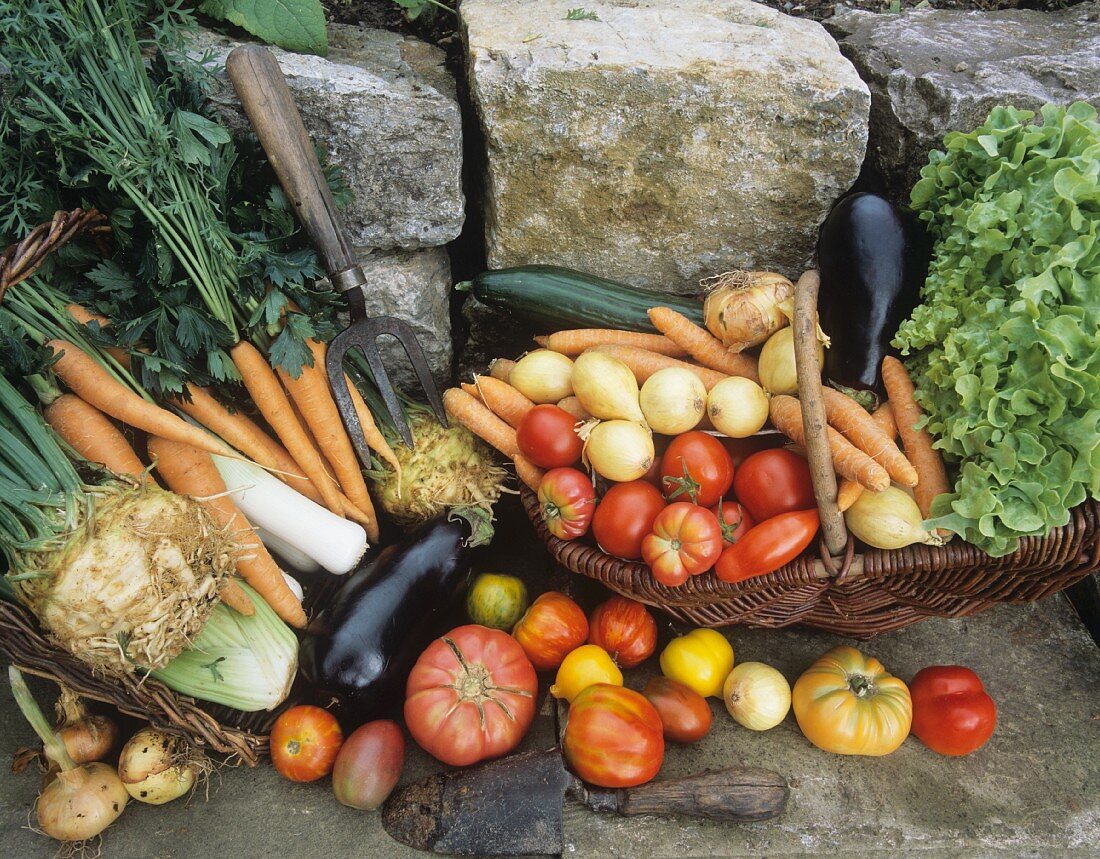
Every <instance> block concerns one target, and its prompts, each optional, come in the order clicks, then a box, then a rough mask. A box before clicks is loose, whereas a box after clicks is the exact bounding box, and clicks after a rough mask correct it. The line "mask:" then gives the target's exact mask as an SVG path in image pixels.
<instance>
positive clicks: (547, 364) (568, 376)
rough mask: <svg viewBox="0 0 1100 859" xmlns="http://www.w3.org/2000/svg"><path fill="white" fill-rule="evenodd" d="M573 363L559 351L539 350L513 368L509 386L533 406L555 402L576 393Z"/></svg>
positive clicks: (517, 362)
mask: <svg viewBox="0 0 1100 859" xmlns="http://www.w3.org/2000/svg"><path fill="white" fill-rule="evenodd" d="M572 377H573V362H572V361H570V360H569V359H568V358H566V357H565V356H564V355H562V354H560V353H559V352H551V351H550V350H549V349H536V350H535V351H534V352H528V353H527V354H526V355H524V356H523V357H522V358H520V359H519V360H518V361H516V366H514V367H513V368H512V372H511V373H510V374H509V376H508V384H510V385H511V386H512V387H513V388H515V389H516V390H517V391H519V392H520V393H521V394H523V395H524V396H525V397H527V399H529V400H531V402H533V403H556V402H557V401H558V400H561V399H564V398H565V397H568V396H569V395H570V394H572V393H573V383H572Z"/></svg>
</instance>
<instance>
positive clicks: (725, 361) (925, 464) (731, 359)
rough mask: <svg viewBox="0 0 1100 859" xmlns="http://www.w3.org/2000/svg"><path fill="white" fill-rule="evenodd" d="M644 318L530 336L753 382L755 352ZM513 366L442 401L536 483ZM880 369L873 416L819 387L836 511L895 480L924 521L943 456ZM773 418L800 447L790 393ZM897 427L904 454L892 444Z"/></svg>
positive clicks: (908, 394) (566, 402) (496, 364)
mask: <svg viewBox="0 0 1100 859" xmlns="http://www.w3.org/2000/svg"><path fill="white" fill-rule="evenodd" d="M649 318H650V321H651V322H652V323H653V325H654V327H655V328H656V329H657V330H658V331H659V332H660V333H659V334H647V333H639V332H633V331H619V330H615V329H602V328H600V329H597V328H585V329H574V330H567V331H558V332H555V333H553V334H549V335H547V336H540V337H536V338H535V341H536V342H537V343H538V345H539V347H541V348H543V349H549V350H550V351H553V352H559V353H561V354H563V355H566V356H570V357H575V356H577V355H580V354H582V353H583V352H585V351H587V350H589V349H596V350H599V351H601V352H605V353H607V354H609V355H611V356H613V357H615V358H617V359H618V360H620V361H621V362H623V363H624V364H625V365H626V366H627V367H628V368H629V369H630V370H631V372H633V374H634V376H635V378H636V379H637V381H638V384H639V385H641V384H643V383H644V382H645V381H646V380H647V379H648V378H649V377H650V376H652V375H653V374H654V373H656V372H657V371H659V370H662V369H665V368H667V367H680V368H684V369H687V370H690V371H691V372H692V373H694V374H695V375H696V376H698V378H699V379H700V380H701V381H702V382H703V385H704V387H706V389H707V390H708V391H709V390H710V389H711V388H713V387H714V386H715V385H716V384H718V382H720V381H721V380H722V379H724V378H727V377H728V376H743V377H746V378H749V379H752V380H753V381H754V382H759V374H758V372H757V362H756V359H755V358H753V357H752V356H751V355H748V354H745V353H744V352H733V351H731V350H730V349H729V348H728V347H726V346H725V345H724V344H723V343H722V342H721V341H720V340H718V339H717V338H716V337H714V336H713V335H712V334H711V333H710V332H709V331H707V330H706V329H705V328H702V327H700V326H699V325H696V324H695V323H694V322H692V321H691V320H689V319H688V318H686V317H685V316H683V315H682V314H680V313H677V312H676V311H674V310H671V309H670V308H667V307H654V308H652V309H650V311H649ZM514 366H515V362H513V361H511V360H509V359H507V358H497V359H496V360H494V361H493V362H492V364H491V365H490V367H489V372H488V374H487V375H475V376H474V379H473V382H472V383H463V384H462V385H461V386H460V387H459V388H452V389H450V390H448V391H447V392H446V394H445V396H444V405H445V406H446V407H447V411H448V413H449V414H450V415H451V416H452V417H453V418H455V419H456V420H458V421H459V422H461V423H462V424H463V425H465V426H466V427H467V428H468V429H470V430H471V431H472V432H474V433H475V434H476V435H478V436H480V437H481V438H482V439H484V440H485V441H486V442H488V443H489V444H490V445H492V446H493V447H494V448H496V449H497V450H498V451H500V452H501V453H503V454H504V455H505V456H506V457H508V458H509V459H511V460H512V461H513V462H514V464H515V467H516V473H517V475H518V476H519V478H520V479H521V480H522V481H523V483H525V484H526V485H527V486H529V487H530V488H532V489H534V490H537V488H538V485H539V482H540V481H541V479H542V472H541V470H540V469H539V468H537V467H536V466H535V465H533V464H532V463H530V462H528V461H527V460H525V459H524V457H523V456H522V454H520V452H519V448H518V446H517V444H516V433H515V428H516V427H517V426H518V425H519V422H520V421H521V420H522V419H523V417H524V415H525V414H526V413H527V412H528V411H529V410H530V409H531V408H533V407H534V405H535V404H534V403H533V402H532V401H531V400H529V399H528V398H527V397H525V396H524V395H523V394H522V393H520V392H519V391H518V390H516V389H515V388H514V387H512V386H511V385H509V384H508V380H509V377H510V374H511V371H512V368H513V367H514ZM882 376H883V381H884V383H885V385H886V388H887V392H888V395H889V402H887V403H884V404H883V405H881V406H880V407H879V408H878V409H877V410H876V411H875V412H874V414H869V413H868V412H867V411H866V410H865V409H864V408H863V407H862V406H860V405H859V404H858V403H857V402H856V401H855V400H853V399H852V398H851V397H849V396H847V395H846V394H843V393H841V392H840V391H837V390H834V389H833V388H830V387H828V386H824V387H823V396H824V401H825V409H826V415H827V419H828V423H829V426H828V428H827V432H828V438H829V449H830V452H831V454H832V460H833V467H834V469H835V470H836V472H837V474H838V475H839V476H840V477H841V478H842V480H841V483H840V489H839V493H838V505H839V507H840V509H841V510H842V511H843V510H846V509H848V508H849V507H850V506H851V505H852V504H853V503H854V502H855V500H856V499H857V498H858V497H859V495H860V493H862V492H863V491H865V490H871V491H875V492H878V491H882V490H884V489H886V488H887V487H889V486H890V484H891V482H892V481H893V482H897V483H898V484H900V485H902V486H906V487H912V489H913V493H914V496H915V498H916V500H917V504H918V506H919V507H920V510H921V513H922V514H923V515H924V516H925V517H926V518H927V517H928V516H929V515H930V514H931V506H932V500H933V499H934V498H935V497H936V496H937V495H939V494H940V493H943V492H947V491H949V487H948V482H947V474H946V471H945V468H944V464H943V459H942V458H941V456H940V454H939V453H938V452H937V451H936V450H934V449H933V447H932V439H931V436H930V435H929V434H928V431H927V430H925V429H923V428H922V429H918V428H917V427H918V426H919V425H920V423H921V419H922V417H923V415H922V413H921V409H920V406H919V405H918V404H917V402H916V400H915V399H914V394H913V384H912V382H911V381H910V379H909V376H908V374H907V373H906V370H905V367H904V365H903V364H902V363H901V362H900V361H898V360H897V359H896V358H892V357H888V358H886V359H885V361H884V362H883V367H882ZM557 405H558V406H559V407H560V408H562V409H564V410H565V411H567V412H569V413H570V414H571V415H573V416H575V417H576V418H577V420H578V421H585V420H589V419H590V418H591V415H589V414H587V412H585V410H584V409H583V408H582V407H581V405H580V403H579V402H578V401H577V399H576V397H566V398H565V399H562V400H561V401H559V402H558V403H557ZM770 419H771V422H772V424H773V425H774V426H775V428H776V429H778V430H779V431H780V432H782V433H783V434H784V435H786V436H787V437H788V438H790V439H791V441H793V442H794V443H795V444H798V445H805V431H804V427H803V422H802V411H801V407H800V405H799V402H798V400H797V398H795V397H792V396H787V395H777V396H773V397H771V401H770ZM705 420H706V419H705V418H704V421H705ZM704 426H705V424H704ZM899 434H900V436H901V441H902V445H903V448H904V452H903V450H902V448H899V447H898V445H897V443H896V441H895V439H896V438H897V436H898V435H899Z"/></svg>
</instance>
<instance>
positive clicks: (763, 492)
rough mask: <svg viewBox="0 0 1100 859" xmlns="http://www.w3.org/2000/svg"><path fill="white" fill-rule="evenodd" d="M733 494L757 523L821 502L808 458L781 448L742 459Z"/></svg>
mask: <svg viewBox="0 0 1100 859" xmlns="http://www.w3.org/2000/svg"><path fill="white" fill-rule="evenodd" d="M733 494H734V495H735V496H737V500H738V501H740V502H741V503H742V504H744V505H745V507H746V508H748V511H749V513H751V514H752V518H753V519H755V520H756V521H757V522H763V521H764V520H765V519H771V518H772V517H773V516H778V515H779V514H780V513H793V512H794V511H796V510H809V509H810V508H811V507H815V506H816V505H817V501H816V500H815V499H814V486H813V483H811V482H810V466H809V464H808V463H807V462H806V459H805V457H801V456H799V455H798V454H797V453H794V452H793V451H790V450H784V449H783V448H781V447H780V448H775V449H774V450H762V451H760V453H754V454H753V455H752V456H750V457H749V458H748V459H746V460H745V461H744V462H742V463H741V466H740V467H739V468H738V469H737V476H736V477H735V478H734V479H733Z"/></svg>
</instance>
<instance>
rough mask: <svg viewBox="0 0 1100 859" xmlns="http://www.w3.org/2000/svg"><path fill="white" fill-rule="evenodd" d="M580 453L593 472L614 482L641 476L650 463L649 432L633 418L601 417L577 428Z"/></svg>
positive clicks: (651, 460)
mask: <svg viewBox="0 0 1100 859" xmlns="http://www.w3.org/2000/svg"><path fill="white" fill-rule="evenodd" d="M581 432H582V434H583V435H584V436H585V437H586V441H585V446H584V457H585V459H586V461H587V462H588V463H589V464H591V466H592V467H593V468H594V469H595V470H596V473H597V474H599V475H600V476H601V477H605V478H607V479H608V480H613V481H615V482H616V483H625V482H627V481H629V480H637V479H638V478H640V477H642V476H643V475H644V474H645V473H646V472H647V471H649V467H650V466H651V465H653V457H654V454H655V451H654V448H653V436H652V435H650V434H649V430H647V429H646V428H645V427H643V426H641V425H640V424H636V423H634V422H633V421H601V422H600V423H598V424H596V426H595V427H592V428H591V429H589V428H587V427H585V428H584V429H582V430H581Z"/></svg>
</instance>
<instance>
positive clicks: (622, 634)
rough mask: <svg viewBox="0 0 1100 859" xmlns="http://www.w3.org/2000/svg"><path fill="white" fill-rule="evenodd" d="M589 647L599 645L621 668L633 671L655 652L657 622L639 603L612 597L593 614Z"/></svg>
mask: <svg viewBox="0 0 1100 859" xmlns="http://www.w3.org/2000/svg"><path fill="white" fill-rule="evenodd" d="M588 643H589V644H598V645H599V646H600V647H602V648H603V649H604V650H606V651H607V652H608V653H610V654H611V656H612V658H613V659H614V660H615V661H616V662H617V663H618V664H619V665H621V666H622V667H623V668H633V667H634V666H635V665H641V664H642V663H643V662H645V661H646V660H647V659H649V657H650V656H652V655H653V651H654V650H656V649H657V622H656V621H655V620H654V619H653V615H651V614H650V613H649V611H648V610H647V609H646V607H645V606H644V605H642V604H641V603H640V602H636V601H635V600H632V599H627V598H626V597H612V598H611V599H609V600H608V601H607V602H603V603H600V604H599V605H598V606H596V608H595V609H594V610H593V611H592V616H591V617H590V618H589V619H588Z"/></svg>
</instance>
